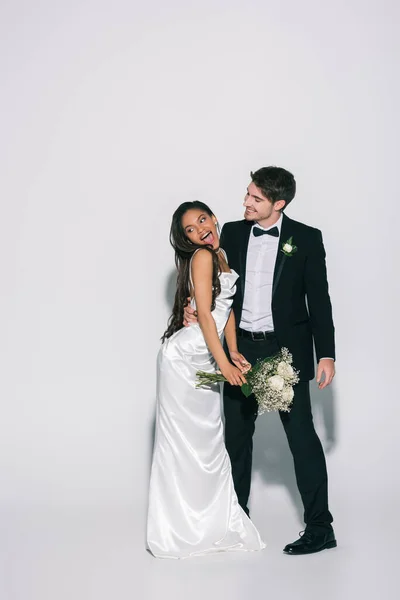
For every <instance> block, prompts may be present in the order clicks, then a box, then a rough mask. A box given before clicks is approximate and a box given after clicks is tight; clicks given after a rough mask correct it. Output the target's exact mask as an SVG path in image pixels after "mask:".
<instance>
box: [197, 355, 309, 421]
mask: <svg viewBox="0 0 400 600" xmlns="http://www.w3.org/2000/svg"><path fill="white" fill-rule="evenodd" d="M196 376H197V378H198V379H197V381H196V388H199V387H203V386H210V385H212V384H214V383H219V382H221V381H226V379H225V377H224V376H223V375H222V373H221V372H220V371H216V372H215V373H206V372H205V371H197V373H196ZM246 379H247V383H244V384H243V385H242V386H241V390H242V392H243V394H244V395H245V396H246V398H248V397H249V396H250V394H254V396H255V397H256V400H257V403H258V414H259V415H261V414H263V413H264V412H266V411H267V412H270V411H273V410H282V411H285V412H289V411H290V409H291V404H292V402H293V396H294V391H293V386H294V385H295V384H296V383H298V382H299V372H298V371H297V370H296V369H294V368H293V367H292V355H291V354H290V352H289V350H288V349H287V348H282V349H281V350H280V352H278V354H276V355H275V356H271V357H269V358H265V359H263V360H258V361H257V362H256V364H255V365H254V366H253V367H252V368H251V369H250V371H248V372H247V373H246Z"/></svg>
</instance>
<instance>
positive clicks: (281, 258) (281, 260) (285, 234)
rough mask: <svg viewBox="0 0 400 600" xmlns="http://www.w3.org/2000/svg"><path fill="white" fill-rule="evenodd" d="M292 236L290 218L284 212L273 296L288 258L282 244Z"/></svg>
mask: <svg viewBox="0 0 400 600" xmlns="http://www.w3.org/2000/svg"><path fill="white" fill-rule="evenodd" d="M289 238H290V219H288V217H287V216H286V215H285V214H283V217H282V227H281V235H280V236H279V245H278V254H277V257H276V262H275V269H274V278H273V283H272V296H274V294H275V292H276V288H277V287H278V284H279V280H280V278H281V275H282V271H283V267H284V266H285V262H286V259H287V256H286V254H284V253H283V252H282V245H283V244H284V243H285V242H286V241H287V240H288V239H289Z"/></svg>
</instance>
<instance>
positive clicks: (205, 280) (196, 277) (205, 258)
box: [192, 250, 245, 385]
mask: <svg viewBox="0 0 400 600" xmlns="http://www.w3.org/2000/svg"><path fill="white" fill-rule="evenodd" d="M212 274H213V263H212V256H211V254H210V252H209V251H208V250H200V251H199V252H196V254H195V256H194V257H193V260H192V279H193V284H194V297H195V301H196V309H197V320H198V323H199V325H200V328H201V331H202V333H203V335H204V339H205V341H206V344H207V346H208V349H209V350H210V352H211V354H212V355H213V357H214V359H215V362H216V363H217V365H218V367H219V369H220V371H221V373H222V374H223V375H224V377H226V379H227V380H228V381H229V383H231V384H232V385H242V383H245V379H244V377H243V375H242V374H241V372H240V370H239V369H238V368H237V367H235V366H234V365H232V364H231V363H230V362H229V360H228V357H227V356H226V354H225V352H224V349H223V347H222V344H221V341H220V339H219V335H218V331H217V327H216V325H215V321H214V319H213V316H212V314H211V303H212Z"/></svg>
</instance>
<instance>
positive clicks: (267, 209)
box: [243, 182, 279, 221]
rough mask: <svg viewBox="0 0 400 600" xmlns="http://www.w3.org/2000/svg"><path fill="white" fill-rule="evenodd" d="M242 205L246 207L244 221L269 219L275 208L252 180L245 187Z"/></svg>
mask: <svg viewBox="0 0 400 600" xmlns="http://www.w3.org/2000/svg"><path fill="white" fill-rule="evenodd" d="M243 206H244V207H245V209H246V210H245V211H244V218H245V219H246V221H264V220H265V219H269V218H270V217H271V216H272V215H273V214H274V213H275V212H276V210H277V209H276V207H275V205H274V204H272V202H271V200H268V198H267V197H266V196H264V194H263V193H262V191H261V190H260V188H258V187H257V186H256V185H255V184H254V183H253V182H251V183H250V185H249V187H248V188H247V193H246V196H245V197H244V202H243ZM278 210H279V209H278Z"/></svg>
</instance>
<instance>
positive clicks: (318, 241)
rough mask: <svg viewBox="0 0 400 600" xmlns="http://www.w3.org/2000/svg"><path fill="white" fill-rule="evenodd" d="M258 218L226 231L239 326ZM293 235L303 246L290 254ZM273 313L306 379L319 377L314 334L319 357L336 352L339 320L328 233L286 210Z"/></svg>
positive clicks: (223, 234) (280, 334) (278, 333)
mask: <svg viewBox="0 0 400 600" xmlns="http://www.w3.org/2000/svg"><path fill="white" fill-rule="evenodd" d="M251 227H252V223H250V222H248V221H245V220H243V221H234V222H232V223H226V224H225V225H224V227H223V228H222V232H221V241H220V243H221V247H222V248H223V249H224V250H225V251H226V253H227V256H228V262H229V266H230V267H231V268H232V269H234V270H235V271H236V272H237V273H238V274H239V279H238V282H237V292H236V295H235V298H234V301H233V310H234V313H235V319H236V327H238V326H239V323H240V320H241V316H242V308H243V298H244V286H245V274H246V259H247V247H248V244H249V237H250V233H251ZM290 237H292V238H293V244H294V245H295V246H297V252H295V253H294V254H293V255H292V256H286V255H285V254H284V253H283V252H282V251H281V249H282V245H283V244H284V243H285V242H287V241H288V239H289V238H290ZM272 316H273V320H274V329H275V334H276V337H277V340H278V343H279V345H280V347H287V348H288V349H289V351H290V352H291V353H292V355H293V365H294V366H295V367H296V368H297V369H299V370H300V379H301V380H303V381H304V380H310V379H313V377H314V359H313V340H314V345H315V353H316V358H317V361H319V360H320V359H321V358H325V357H330V358H335V339H334V331H335V330H334V325H333V319H332V306H331V301H330V298H329V291H328V281H327V274H326V265H325V249H324V245H323V242H322V234H321V232H320V231H319V230H318V229H315V228H314V227H309V226H308V225H304V224H303V223H299V222H298V221H293V220H292V219H289V218H288V217H287V216H286V215H283V220H282V227H281V235H280V239H279V247H278V254H277V258H276V263H275V271H274V279H273V290H272Z"/></svg>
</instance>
